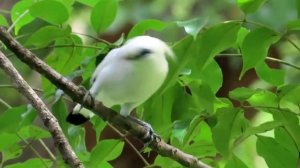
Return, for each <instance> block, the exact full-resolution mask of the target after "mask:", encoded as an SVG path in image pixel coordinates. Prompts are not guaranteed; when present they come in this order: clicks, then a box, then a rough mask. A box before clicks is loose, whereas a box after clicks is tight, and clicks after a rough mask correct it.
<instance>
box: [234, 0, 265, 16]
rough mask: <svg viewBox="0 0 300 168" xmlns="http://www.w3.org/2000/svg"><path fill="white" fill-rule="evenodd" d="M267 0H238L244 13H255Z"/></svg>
mask: <svg viewBox="0 0 300 168" xmlns="http://www.w3.org/2000/svg"><path fill="white" fill-rule="evenodd" d="M266 1H267V0H237V4H238V6H239V7H240V8H241V9H242V10H243V11H244V13H246V14H248V13H254V12H255V11H256V10H257V9H258V8H259V7H261V6H262V5H263V4H264V3H265V2H266Z"/></svg>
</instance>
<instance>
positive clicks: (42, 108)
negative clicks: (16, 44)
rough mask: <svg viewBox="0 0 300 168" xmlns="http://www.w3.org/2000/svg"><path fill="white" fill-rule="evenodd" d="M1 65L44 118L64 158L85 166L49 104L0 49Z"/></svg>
mask: <svg viewBox="0 0 300 168" xmlns="http://www.w3.org/2000/svg"><path fill="white" fill-rule="evenodd" d="M0 67H1V68H2V69H3V70H4V71H5V72H6V74H7V75H8V76H10V78H11V79H12V81H13V82H14V83H15V84H16V85H17V87H18V90H19V92H21V93H22V94H23V95H24V96H25V97H26V98H27V99H28V100H29V101H30V103H31V104H32V106H33V107H34V108H35V109H36V110H37V111H38V113H39V116H40V118H41V119H42V120H43V122H44V125H45V126H46V127H47V128H48V130H49V132H50V133H51V134H52V137H53V139H54V142H55V144H56V146H58V149H59V151H60V153H61V154H62V156H63V159H64V160H65V161H66V163H67V164H69V165H70V166H71V167H76V168H84V166H83V165H82V163H81V162H80V160H79V159H78V158H77V156H76V155H75V153H74V151H73V150H72V148H71V146H70V144H69V143H68V141H67V139H66V137H65V135H64V134H63V132H62V130H61V128H60V126H59V124H58V122H57V120H56V118H55V117H54V116H53V115H52V113H51V112H50V111H49V110H48V108H47V106H46V105H45V104H44V103H43V101H42V100H41V99H40V97H39V96H38V95H37V94H36V93H35V92H34V90H33V89H32V88H31V87H30V86H29V85H28V83H27V82H26V81H25V80H24V79H23V78H22V76H21V75H20V74H19V73H18V71H17V70H16V69H15V67H14V66H13V65H12V63H11V62H10V61H9V59H8V58H7V57H5V55H4V54H3V53H2V52H1V51H0Z"/></svg>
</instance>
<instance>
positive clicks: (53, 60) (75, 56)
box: [42, 35, 84, 95]
mask: <svg viewBox="0 0 300 168" xmlns="http://www.w3.org/2000/svg"><path fill="white" fill-rule="evenodd" d="M55 45H58V46H64V45H66V46H72V45H74V47H60V48H59V47H58V48H55V49H54V50H53V51H52V53H50V55H49V56H48V57H47V58H46V63H47V64H48V65H50V66H51V67H52V68H54V69H55V70H56V71H58V72H59V73H61V74H62V75H65V76H66V75H72V73H73V72H74V70H75V69H76V68H78V67H79V66H80V65H81V62H82V61H83V59H84V55H83V54H82V48H80V47H75V45H82V41H81V39H80V38H79V37H78V36H76V35H70V36H69V37H68V38H59V39H56V41H55ZM42 88H43V90H44V95H49V94H53V93H54V91H55V87H54V85H53V84H52V83H51V82H49V80H47V79H45V78H42Z"/></svg>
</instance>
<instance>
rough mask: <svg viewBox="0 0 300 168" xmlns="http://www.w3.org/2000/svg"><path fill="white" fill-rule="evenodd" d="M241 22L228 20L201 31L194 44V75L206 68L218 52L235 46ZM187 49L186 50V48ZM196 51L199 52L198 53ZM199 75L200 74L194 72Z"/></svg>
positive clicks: (192, 50)
mask: <svg viewBox="0 0 300 168" xmlns="http://www.w3.org/2000/svg"><path fill="white" fill-rule="evenodd" d="M239 29H240V23H237V22H227V23H221V24H218V25H216V26H213V27H211V28H209V29H207V30H206V31H203V32H202V33H200V34H199V35H198V37H197V39H196V41H195V42H194V44H193V48H192V49H191V51H188V52H192V53H193V58H194V59H192V60H191V61H192V63H193V64H192V65H193V69H192V75H193V72H194V73H195V72H199V71H200V70H202V69H204V68H205V67H206V66H207V65H208V64H209V63H210V62H211V61H212V60H213V57H214V56H216V55H217V54H218V53H220V52H222V51H224V50H226V49H228V48H230V47H233V46H234V45H235V43H236V39H237V35H238V32H239ZM185 51H186V50H185ZM195 53H198V55H196V54H195ZM194 75H196V76H197V75H199V74H194Z"/></svg>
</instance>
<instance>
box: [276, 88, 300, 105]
mask: <svg viewBox="0 0 300 168" xmlns="http://www.w3.org/2000/svg"><path fill="white" fill-rule="evenodd" d="M299 93H300V85H295V84H289V85H284V86H282V87H279V88H278V91H277V95H278V97H279V98H280V105H281V104H282V103H283V102H288V103H292V104H294V105H295V106H297V108H298V105H299V103H300V94H299Z"/></svg>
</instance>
